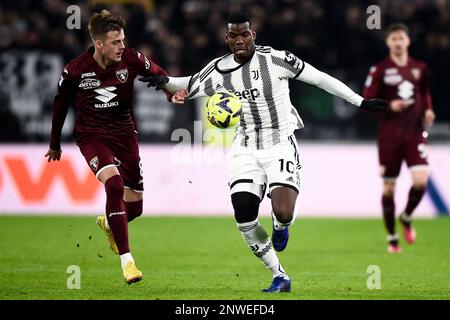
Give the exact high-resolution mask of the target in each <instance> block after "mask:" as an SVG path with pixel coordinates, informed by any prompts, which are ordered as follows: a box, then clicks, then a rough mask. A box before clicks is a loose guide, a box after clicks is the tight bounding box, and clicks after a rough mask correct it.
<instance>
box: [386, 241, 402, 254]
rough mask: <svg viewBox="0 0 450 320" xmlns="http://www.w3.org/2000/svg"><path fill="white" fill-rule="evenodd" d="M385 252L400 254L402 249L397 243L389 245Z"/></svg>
mask: <svg viewBox="0 0 450 320" xmlns="http://www.w3.org/2000/svg"><path fill="white" fill-rule="evenodd" d="M387 251H388V252H389V253H402V248H401V247H400V245H399V244H398V243H397V244H394V243H389V244H388V248H387Z"/></svg>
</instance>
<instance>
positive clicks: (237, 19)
mask: <svg viewBox="0 0 450 320" xmlns="http://www.w3.org/2000/svg"><path fill="white" fill-rule="evenodd" d="M246 22H248V24H249V25H250V26H251V25H252V23H251V21H250V17H249V15H248V14H246V13H244V12H236V13H232V14H230V15H229V16H228V19H227V24H229V23H234V24H237V23H246Z"/></svg>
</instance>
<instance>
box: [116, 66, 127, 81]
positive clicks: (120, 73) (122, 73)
mask: <svg viewBox="0 0 450 320" xmlns="http://www.w3.org/2000/svg"><path fill="white" fill-rule="evenodd" d="M116 77H117V79H119V81H120V82H122V83H124V82H125V81H127V79H128V69H122V70H117V71H116Z"/></svg>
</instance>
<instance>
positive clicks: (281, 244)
mask: <svg viewBox="0 0 450 320" xmlns="http://www.w3.org/2000/svg"><path fill="white" fill-rule="evenodd" d="M288 240H289V229H288V227H285V228H284V229H283V230H275V228H273V231H272V244H273V247H274V249H275V250H276V251H283V250H284V249H285V248H286V246H287V243H288Z"/></svg>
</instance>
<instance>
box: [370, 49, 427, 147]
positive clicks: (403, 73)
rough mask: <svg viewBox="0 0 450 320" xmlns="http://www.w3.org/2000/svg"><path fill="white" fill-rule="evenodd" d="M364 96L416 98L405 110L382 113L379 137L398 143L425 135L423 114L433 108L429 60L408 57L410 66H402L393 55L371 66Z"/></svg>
mask: <svg viewBox="0 0 450 320" xmlns="http://www.w3.org/2000/svg"><path fill="white" fill-rule="evenodd" d="M363 96H364V98H366V99H373V98H381V99H386V100H388V102H391V101H392V100H394V99H404V100H409V99H414V101H415V102H414V103H413V104H412V105H410V106H409V107H408V108H407V109H406V110H404V111H401V112H393V111H388V112H384V113H382V114H381V115H380V126H379V131H378V140H379V141H381V142H385V143H398V142H400V141H405V140H407V139H408V138H409V137H410V136H411V135H417V134H418V133H420V134H422V131H423V124H422V123H423V116H424V112H425V110H426V109H427V108H429V109H431V108H432V102H431V94H430V88H429V81H428V68H427V66H426V64H425V63H423V62H420V61H417V60H414V59H411V58H408V63H407V64H406V66H398V65H396V64H395V63H394V61H392V59H391V58H390V57H387V58H385V59H384V60H382V61H381V62H379V63H378V64H376V65H375V66H373V67H371V68H370V71H369V75H368V77H367V80H366V83H365V88H364V92H363Z"/></svg>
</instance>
